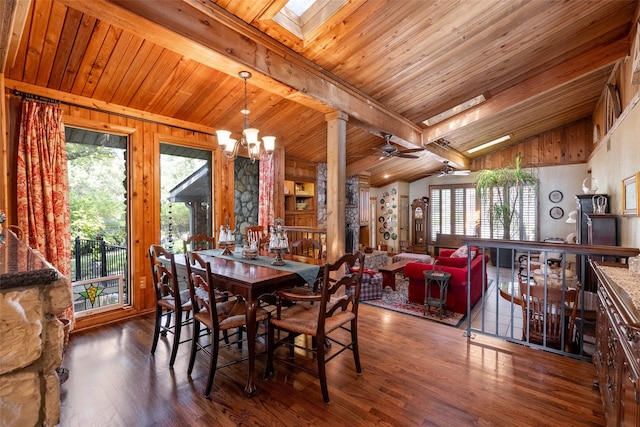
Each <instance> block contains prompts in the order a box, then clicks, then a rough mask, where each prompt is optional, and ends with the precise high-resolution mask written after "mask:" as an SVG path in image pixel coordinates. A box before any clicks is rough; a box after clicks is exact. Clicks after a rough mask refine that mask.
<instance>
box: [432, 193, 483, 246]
mask: <svg viewBox="0 0 640 427" xmlns="http://www.w3.org/2000/svg"><path fill="white" fill-rule="evenodd" d="M429 191H430V194H431V196H430V198H429V208H430V210H431V224H430V226H431V231H430V239H431V241H432V242H434V241H435V240H436V236H437V235H438V234H439V233H440V234H459V235H466V236H475V235H476V209H477V208H476V188H475V186H474V185H473V184H459V185H450V186H447V185H432V186H430V188H429Z"/></svg>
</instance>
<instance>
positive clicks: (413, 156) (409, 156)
mask: <svg viewBox="0 0 640 427" xmlns="http://www.w3.org/2000/svg"><path fill="white" fill-rule="evenodd" d="M393 156H394V157H402V158H403V159H419V158H420V157H418V156H416V155H415V154H406V152H403V151H398V152H397V153H396V154H394V155H393Z"/></svg>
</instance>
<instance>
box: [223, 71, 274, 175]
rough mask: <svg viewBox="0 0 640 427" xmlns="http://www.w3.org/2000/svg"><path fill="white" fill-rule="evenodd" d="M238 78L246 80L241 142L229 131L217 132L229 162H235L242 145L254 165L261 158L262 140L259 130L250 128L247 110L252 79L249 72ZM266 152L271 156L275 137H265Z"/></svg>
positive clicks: (241, 74)
mask: <svg viewBox="0 0 640 427" xmlns="http://www.w3.org/2000/svg"><path fill="white" fill-rule="evenodd" d="M238 76H239V77H240V78H241V79H242V80H244V109H243V110H242V111H240V112H241V113H242V114H243V115H244V127H243V130H242V136H241V137H240V141H238V140H237V139H233V138H231V132H230V131H228V130H217V131H216V135H217V136H218V145H220V149H221V150H222V154H224V155H225V157H226V158H227V159H229V161H231V162H232V161H234V160H235V159H236V157H237V156H238V147H239V146H240V145H242V146H243V147H244V148H246V149H247V151H248V152H249V159H251V162H252V163H254V162H255V161H256V159H258V158H259V157H260V140H259V139H258V132H259V131H258V129H256V128H250V127H249V110H248V109H247V79H249V78H251V73H250V72H248V71H240V72H239V73H238ZM262 142H263V143H264V145H263V147H264V151H265V152H266V153H267V154H268V155H269V156H271V155H272V154H273V150H274V148H275V145H276V137H275V136H263V137H262Z"/></svg>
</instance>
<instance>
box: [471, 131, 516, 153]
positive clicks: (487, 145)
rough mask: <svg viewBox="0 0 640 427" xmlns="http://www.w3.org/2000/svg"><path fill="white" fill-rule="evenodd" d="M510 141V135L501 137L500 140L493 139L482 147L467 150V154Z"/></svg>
mask: <svg viewBox="0 0 640 427" xmlns="http://www.w3.org/2000/svg"><path fill="white" fill-rule="evenodd" d="M509 139H511V135H505V136H501V137H500V138H497V139H494V140H493V141H489V142H486V143H484V144H482V145H478V146H477V147H474V148H472V149H470V150H467V153H469V154H471V153H475V152H476V151H480V150H484V149H485V148H488V147H491V146H492V145H496V144H500V143H501V142H503V141H507V140H509Z"/></svg>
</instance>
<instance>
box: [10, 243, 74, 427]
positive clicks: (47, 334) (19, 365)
mask: <svg viewBox="0 0 640 427" xmlns="http://www.w3.org/2000/svg"><path fill="white" fill-rule="evenodd" d="M71 305H72V295H71V289H70V288H69V283H68V281H67V278H65V277H63V276H62V275H60V274H59V273H58V271H57V270H55V269H54V268H53V267H52V266H51V265H50V264H49V263H47V262H46V261H45V260H44V258H43V257H42V256H41V255H40V254H39V253H38V252H37V251H34V250H32V249H31V248H29V247H28V246H27V245H25V244H24V243H23V242H22V241H21V240H19V239H18V238H17V237H16V236H15V234H13V233H12V232H8V231H5V234H4V236H3V237H2V238H0V336H1V337H2V346H1V347H0V414H2V425H16V426H41V425H42V426H53V425H55V424H58V423H59V422H60V378H59V376H58V373H57V372H56V369H57V368H59V367H60V365H61V363H62V354H63V346H64V340H65V331H64V326H63V323H62V322H61V321H60V320H59V319H58V318H57V317H56V314H57V313H61V312H62V311H64V310H65V309H66V308H68V307H70V306H71Z"/></svg>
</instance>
